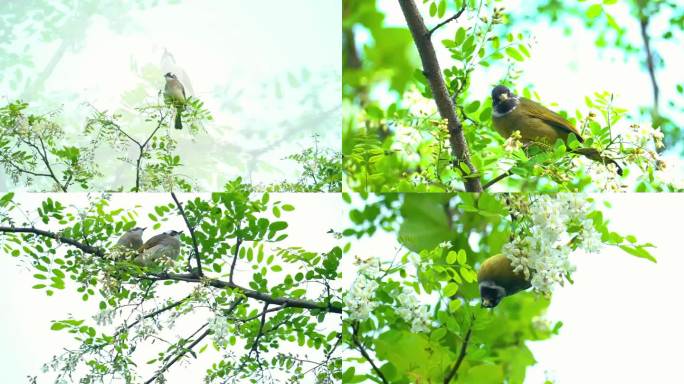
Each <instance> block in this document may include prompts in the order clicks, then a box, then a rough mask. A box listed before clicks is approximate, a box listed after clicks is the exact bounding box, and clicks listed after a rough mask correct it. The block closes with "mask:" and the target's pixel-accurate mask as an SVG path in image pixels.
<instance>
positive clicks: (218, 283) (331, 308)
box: [142, 273, 342, 314]
mask: <svg viewBox="0 0 684 384" xmlns="http://www.w3.org/2000/svg"><path fill="white" fill-rule="evenodd" d="M142 278H143V279H149V280H155V281H163V280H175V281H185V282H189V283H200V282H201V283H203V284H206V285H210V286H212V287H215V288H229V289H239V290H241V291H242V294H243V295H245V296H247V297H249V298H250V299H254V300H259V301H263V302H267V303H269V304H276V305H286V306H288V307H296V308H303V309H318V310H322V311H327V312H330V313H339V314H341V313H342V306H339V305H333V304H329V303H318V302H314V301H309V300H301V299H291V298H288V297H282V296H280V297H275V296H271V295H269V294H266V293H262V292H259V291H254V290H251V289H247V288H243V287H241V286H239V285H237V284H235V283H231V282H229V281H223V280H219V279H207V278H206V277H204V278H200V277H198V276H196V275H193V274H176V273H162V274H157V275H152V274H150V275H148V276H143V277H142Z"/></svg>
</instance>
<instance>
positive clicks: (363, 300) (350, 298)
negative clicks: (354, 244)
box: [344, 257, 381, 320]
mask: <svg viewBox="0 0 684 384" xmlns="http://www.w3.org/2000/svg"><path fill="white" fill-rule="evenodd" d="M355 264H357V265H358V266H359V268H358V270H357V275H356V279H354V282H353V283H352V285H351V288H350V289H349V292H347V294H346V295H344V307H345V310H346V312H347V314H348V316H349V319H351V320H365V319H367V318H368V316H370V314H371V312H373V310H374V309H375V308H377V307H378V305H379V303H377V302H375V301H374V297H375V290H376V289H377V288H378V282H377V281H376V279H377V278H378V277H380V273H381V271H380V260H378V259H377V258H374V257H372V258H368V259H365V260H362V259H360V258H358V257H357V259H356V263H355Z"/></svg>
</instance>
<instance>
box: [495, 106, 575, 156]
mask: <svg viewBox="0 0 684 384" xmlns="http://www.w3.org/2000/svg"><path fill="white" fill-rule="evenodd" d="M492 121H493V123H494V129H496V130H497V132H499V134H501V135H502V136H504V137H509V136H511V134H512V133H513V132H514V131H520V134H521V136H522V139H523V142H543V143H546V144H549V145H552V144H553V143H555V142H556V140H558V139H562V140H563V141H567V139H568V135H569V134H570V133H574V134H575V136H576V137H577V140H579V141H580V142H581V141H583V140H582V137H581V136H580V134H579V131H577V129H576V128H575V127H573V126H572V124H570V122H569V121H567V120H565V119H564V118H563V117H562V116H561V115H559V114H557V113H555V112H553V111H552V110H550V109H548V108H546V107H544V106H543V105H541V104H538V103H536V102H534V101H532V100H529V99H526V98H524V97H521V98H520V104H519V105H518V107H517V108H515V109H514V110H513V111H511V112H509V113H507V114H506V115H504V116H501V117H492Z"/></svg>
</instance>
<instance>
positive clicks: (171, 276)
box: [0, 227, 342, 314]
mask: <svg viewBox="0 0 684 384" xmlns="http://www.w3.org/2000/svg"><path fill="white" fill-rule="evenodd" d="M2 232H5V233H31V234H35V235H39V236H45V237H49V238H51V239H55V240H58V241H59V242H62V243H65V244H69V245H72V246H74V247H76V248H78V249H80V250H81V251H83V252H85V253H88V254H92V255H95V256H98V257H103V256H104V255H105V251H104V250H103V249H102V248H97V247H91V246H88V245H85V244H83V243H80V242H78V241H75V240H73V239H69V238H66V237H63V236H61V235H58V234H56V233H54V232H49V231H43V230H40V229H36V228H15V227H0V233H2ZM136 277H138V278H141V279H145V280H152V281H164V280H174V281H185V282H189V283H201V284H207V285H210V286H212V287H216V288H222V289H223V288H229V289H239V290H240V291H242V294H243V295H245V296H246V297H249V298H251V299H254V300H259V301H262V302H267V303H269V304H276V305H284V306H288V307H295V308H303V309H317V310H321V311H327V312H330V313H338V314H341V313H342V306H341V305H333V304H331V303H319V302H315V301H309V300H301V299H292V298H288V297H282V296H281V297H274V296H272V295H269V294H266V293H262V292H259V291H255V290H251V289H247V288H244V287H242V286H239V285H237V284H235V283H233V282H230V281H223V280H219V279H207V278H206V277H203V276H198V275H197V274H194V273H188V274H175V273H161V274H148V275H144V276H136Z"/></svg>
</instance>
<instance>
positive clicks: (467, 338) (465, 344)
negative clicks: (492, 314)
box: [444, 323, 473, 384]
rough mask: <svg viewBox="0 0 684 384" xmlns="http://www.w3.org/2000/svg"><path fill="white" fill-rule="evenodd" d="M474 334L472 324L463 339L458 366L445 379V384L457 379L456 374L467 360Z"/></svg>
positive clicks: (457, 361) (455, 365)
mask: <svg viewBox="0 0 684 384" xmlns="http://www.w3.org/2000/svg"><path fill="white" fill-rule="evenodd" d="M472 332H473V324H472V323H470V327H468V332H466V336H465V339H463V344H461V351H460V352H459V354H458V359H457V360H456V364H454V367H453V368H452V369H451V371H449V373H448V374H447V375H446V377H444V384H449V382H450V381H451V379H453V378H454V377H456V374H457V373H458V369H459V368H460V367H461V364H462V363H463V359H465V355H466V351H467V349H468V343H469V342H470V335H471V334H472Z"/></svg>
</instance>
